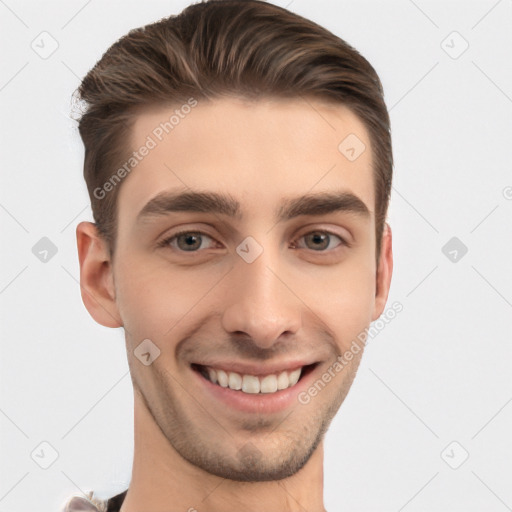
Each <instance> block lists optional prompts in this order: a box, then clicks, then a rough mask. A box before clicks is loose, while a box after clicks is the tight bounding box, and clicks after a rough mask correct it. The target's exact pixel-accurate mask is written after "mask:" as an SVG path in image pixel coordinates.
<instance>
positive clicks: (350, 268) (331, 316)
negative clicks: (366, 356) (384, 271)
mask: <svg viewBox="0 0 512 512" xmlns="http://www.w3.org/2000/svg"><path fill="white" fill-rule="evenodd" d="M302 289H303V290H304V292H303V296H304V302H305V303H306V304H307V305H308V306H309V307H310V308H311V309H312V310H313V311H314V312H315V313H316V314H317V316H318V317H320V318H321V319H322V321H323V322H324V323H325V324H326V325H327V326H328V327H329V328H330V329H332V330H333V332H334V333H335V336H336V339H337V340H338V343H339V344H340V345H341V346H340V348H342V349H343V350H344V349H346V348H347V347H348V346H350V344H351V343H352V341H353V340H354V339H355V338H357V336H358V335H359V334H360V333H361V332H363V331H364V330H365V328H366V327H368V325H369V324H370V322H371V318H372V314H373V310H374V305H375V276H374V274H373V273H372V267H371V264H370V265H369V266H368V267H364V266H362V265H347V266H346V267H345V268H343V270H341V269H340V271H339V272H332V273H330V274H325V276H323V278H322V279H319V276H317V279H316V280H315V283H312V282H308V286H307V287H306V286H303V287H302Z"/></svg>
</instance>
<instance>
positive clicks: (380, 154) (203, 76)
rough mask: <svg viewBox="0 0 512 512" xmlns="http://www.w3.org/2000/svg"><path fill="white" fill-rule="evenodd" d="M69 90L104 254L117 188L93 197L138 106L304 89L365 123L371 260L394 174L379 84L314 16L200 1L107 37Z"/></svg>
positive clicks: (252, 0) (236, 0) (122, 150)
mask: <svg viewBox="0 0 512 512" xmlns="http://www.w3.org/2000/svg"><path fill="white" fill-rule="evenodd" d="M77 96H78V99H79V101H81V103H82V105H85V111H84V112H83V113H82V115H81V117H80V119H79V131H80V136H81V138H82V141H83V143H84V146H85V160H84V178H85V181H86V183H87V188H88V191H89V196H90V199H91V207H92V212H93V216H94V221H95V223H96V226H97V229H98V231H99V233H100V235H101V236H102V237H103V238H104V239H105V241H106V242H107V243H108V246H109V249H110V254H111V256H113V254H114V249H115V241H116V229H117V221H116V214H117V208H116V207H117V195H118V193H119V188H120V187H119V186H117V187H114V188H113V190H112V191H111V192H109V194H108V195H105V197H103V198H100V199H98V197H97V194H95V193H94V191H95V190H97V189H98V187H101V186H102V185H103V184H104V183H106V182H107V181H108V179H109V177H111V176H112V175H113V173H114V171H115V170H116V169H117V168H118V166H119V165H121V163H122V162H123V161H126V155H128V154H129V149H130V148H128V147H126V146H127V144H126V141H127V140H129V135H130V130H131V127H132V126H133V122H134V120H135V118H136V115H137V113H138V112H140V111H141V108H142V109H143V108H144V107H147V106H155V105H164V104H175V103H179V102H183V101H185V102H186V98H190V97H193V98H196V99H215V98H219V97H221V96H242V97H245V98H249V99H258V98H264V97H276V98H294V97H310V98H317V99H321V100H327V101H333V102H335V103H340V104H344V105H345V106H347V107H349V108H350V109H351V110H352V111H353V112H354V113H355V114H356V115H358V117H359V119H361V121H362V122H363V123H364V126H365V127H366V129H367V130H368V133H369V136H370V143H371V146H372V148H373V153H372V156H373V158H372V162H373V174H374V182H375V198H376V199H375V223H376V240H377V247H376V252H377V254H376V256H377V261H378V260H379V253H380V246H381V239H382V233H383V228H384V223H385V218H386V214H387V209H388V203H389V197H390V193H391V179H392V173H393V170H392V167H393V156H392V147H391V130H390V121H389V114H388V111H387V108H386V105H385V103H384V93H383V88H382V84H381V82H380V80H379V77H378V75H377V73H376V71H375V70H374V68H373V67H372V66H371V65H370V63H369V62H368V61H367V60H366V59H365V58H364V57H363V56H362V55H361V54H360V53H359V52H358V51H357V50H355V49H354V48H353V47H352V46H350V45H349V44H348V43H346V42H345V41H344V40H342V39H340V38H339V37H337V36H335V35H334V34H332V33H331V32H329V31H328V30H327V29H325V28H323V27H321V26H319V25H318V24H316V23H314V22H312V21H310V20H307V19H305V18H303V17H301V16H299V15H297V14H295V13H292V12H290V11H288V10H286V9H283V8H281V7H278V6H276V5H272V4H269V3H266V2H264V1H260V0H207V1H203V2H201V3H197V4H193V5H190V6H188V7H187V8H186V9H184V10H183V11H182V12H181V13H180V14H179V15H173V16H169V17H167V18H164V19H162V20H160V21H158V22H156V23H152V24H150V25H146V26H143V27H140V28H137V29H133V30H131V31H130V32H129V33H128V34H126V35H125V36H123V37H122V38H121V39H119V40H118V41H117V42H115V43H114V44H113V45H112V46H111V47H110V48H109V49H108V50H107V51H106V52H105V54H104V55H103V56H102V58H101V59H100V60H99V61H98V62H97V63H96V65H95V66H94V67H93V68H92V69H91V70H90V71H89V73H88V74H87V75H86V76H85V78H84V79H83V81H82V83H81V85H80V86H79V88H78V90H77ZM340 142H341V141H340Z"/></svg>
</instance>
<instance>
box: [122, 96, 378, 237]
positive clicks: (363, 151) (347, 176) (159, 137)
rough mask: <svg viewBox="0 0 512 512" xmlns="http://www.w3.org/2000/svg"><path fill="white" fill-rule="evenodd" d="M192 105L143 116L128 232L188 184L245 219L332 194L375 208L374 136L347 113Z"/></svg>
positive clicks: (128, 198) (283, 104)
mask: <svg viewBox="0 0 512 512" xmlns="http://www.w3.org/2000/svg"><path fill="white" fill-rule="evenodd" d="M194 102H195V105H194ZM194 102H191V103H189V104H188V105H187V104H183V105H173V106H160V107H153V108H151V109H148V110H145V111H143V112H141V113H139V114H138V115H137V118H136V120H135V122H134V125H133V129H132V132H131V140H130V141H129V144H130V147H131V149H132V150H133V151H135V152H137V153H138V155H139V156H138V157H137V159H136V161H135V160H134V161H133V162H132V163H135V165H133V166H132V170H131V171H130V173H129V174H128V176H127V177H126V178H125V179H124V181H123V184H122V187H121V190H120V191H119V197H118V212H119V220H120V228H121V223H126V222H128V223H133V222H135V218H136V216H137V214H138V213H139V212H140V211H141V209H142V208H143V207H144V206H145V204H146V203H147V202H148V201H149V200H150V199H152V198H153V197H155V196H156V195H158V194H159V193H161V192H163V191H169V190H172V191H176V190H180V189H181V190H183V191H185V190H186V189H187V188H190V189H194V190H203V191H206V190H208V191H214V192H215V191H217V192H223V193H228V194H230V195H231V196H233V197H235V198H237V199H238V201H239V202H240V203H242V210H243V211H242V213H245V211H246V210H247V212H251V211H252V210H254V211H262V210H264V211H267V212H274V211H276V209H277V207H278V205H279V203H280V202H282V200H283V198H288V197H289V198H292V197H296V196H298V195H303V194H305V193H314V192H323V191H329V190H346V191H347V192H350V193H353V194H355V195H357V196H358V197H359V198H360V199H361V200H362V201H363V202H364V203H365V204H366V206H367V208H368V210H370V212H373V211H374V190H373V188H374V187H373V173H372V151H371V147H370V140H369V136H368V132H367V130H366V128H365V126H364V124H363V123H362V121H361V120H360V119H359V117H358V116H357V115H355V114H354V113H353V112H352V111H351V110H350V109H349V108H348V107H346V106H344V105H341V104H334V103H326V102H319V101H318V100H313V99H306V98H299V99H287V100H282V99H265V100H257V101H248V100H242V99H238V98H224V99H217V100H213V101H206V100H200V101H197V102H196V101H195V100H194ZM192 105H193V106H192ZM144 147H146V148H149V149H147V150H144V149H143V148H144ZM142 153H144V156H142V157H141V156H140V155H141V154H142Z"/></svg>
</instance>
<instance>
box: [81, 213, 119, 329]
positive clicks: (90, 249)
mask: <svg viewBox="0 0 512 512" xmlns="http://www.w3.org/2000/svg"><path fill="white" fill-rule="evenodd" d="M76 241H77V248H78V259H79V262H80V292H81V295H82V301H83V303H84V305H85V307H86V308H87V311H89V314H90V315H91V316H92V317H93V318H94V320H96V322H98V323H99V324H101V325H104V326H105V327H122V325H123V323H122V320H121V317H120V315H119V311H118V308H117V303H116V297H115V288H114V279H113V273H112V264H111V261H110V255H109V251H108V247H107V243H106V242H105V240H104V239H103V238H102V237H101V236H100V235H99V234H98V231H97V229H96V225H95V224H93V223H92V222H80V224H78V226H77V227H76Z"/></svg>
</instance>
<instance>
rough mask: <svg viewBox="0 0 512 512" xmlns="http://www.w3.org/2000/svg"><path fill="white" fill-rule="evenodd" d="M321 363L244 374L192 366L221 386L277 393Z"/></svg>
mask: <svg viewBox="0 0 512 512" xmlns="http://www.w3.org/2000/svg"><path fill="white" fill-rule="evenodd" d="M319 364H320V363H319V362H316V363H312V364H308V365H305V366H300V367H298V368H294V369H293V370H283V371H279V372H276V373H269V374H266V375H250V374H242V373H238V372H233V371H227V370H223V369H221V368H214V367H211V366H204V365H200V364H196V363H192V364H191V368H192V370H194V371H195V372H196V373H198V374H199V375H200V376H201V378H203V379H204V380H206V381H208V383H210V384H212V385H214V386H216V387H219V388H225V389H226V390H230V391H234V392H237V393H243V394H247V395H277V394H280V393H281V392H284V391H286V390H291V389H293V388H295V387H296V386H297V385H298V383H299V382H301V381H302V380H303V379H305V378H306V377H307V376H308V375H309V374H310V373H311V372H312V371H313V370H314V369H315V368H316V367H317V366H318V365H319Z"/></svg>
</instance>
